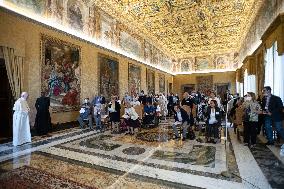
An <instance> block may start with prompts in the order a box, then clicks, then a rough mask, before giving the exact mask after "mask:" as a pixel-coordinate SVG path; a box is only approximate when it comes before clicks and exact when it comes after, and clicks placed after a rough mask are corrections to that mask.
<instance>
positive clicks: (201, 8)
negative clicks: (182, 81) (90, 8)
mask: <svg viewBox="0 0 284 189" xmlns="http://www.w3.org/2000/svg"><path fill="white" fill-rule="evenodd" d="M91 1H92V0H91ZM93 2H94V3H95V4H96V6H98V7H100V8H101V9H102V10H104V11H105V12H107V13H108V14H110V15H111V16H113V17H114V18H116V19H117V20H118V21H120V22H122V23H124V24H126V25H127V26H128V27H130V28H132V29H133V30H135V31H138V32H139V34H140V35H144V37H146V38H149V39H150V40H151V41H154V42H155V43H157V44H158V45H159V46H160V47H161V49H163V50H164V51H165V52H167V53H168V54H170V55H172V56H174V57H177V58H185V57H192V56H201V55H202V56H204V55H207V54H216V53H228V52H237V51H238V50H239V48H240V46H241V44H242V41H243V38H244V37H245V35H246V32H247V29H248V28H249V26H250V23H251V21H252V20H253V19H254V17H255V13H256V12H257V10H258V8H259V7H260V5H261V3H262V2H263V0H159V1H157V0H104V1H101V0H96V1H93Z"/></svg>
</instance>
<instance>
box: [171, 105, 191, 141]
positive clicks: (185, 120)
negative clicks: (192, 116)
mask: <svg viewBox="0 0 284 189" xmlns="http://www.w3.org/2000/svg"><path fill="white" fill-rule="evenodd" d="M174 111H175V114H174V117H175V123H174V124H173V125H172V128H173V130H174V133H175V136H176V138H180V137H179V134H178V130H177V125H181V127H182V128H183V132H182V140H183V141H185V138H186V132H187V129H188V127H189V116H188V114H187V112H186V111H185V110H184V109H182V108H181V107H180V106H179V105H176V106H175V107H174Z"/></svg>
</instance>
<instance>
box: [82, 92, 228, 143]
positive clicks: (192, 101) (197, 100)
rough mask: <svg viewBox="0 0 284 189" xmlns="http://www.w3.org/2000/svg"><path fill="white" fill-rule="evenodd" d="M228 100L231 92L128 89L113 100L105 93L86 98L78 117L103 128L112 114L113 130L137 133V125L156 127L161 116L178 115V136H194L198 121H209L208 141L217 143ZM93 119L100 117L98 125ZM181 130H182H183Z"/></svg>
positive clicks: (98, 127)
mask: <svg viewBox="0 0 284 189" xmlns="http://www.w3.org/2000/svg"><path fill="white" fill-rule="evenodd" d="M228 100H229V95H228V94H227V93H226V95H225V96H224V98H223V99H222V98H221V97H220V96H216V93H214V92H211V93H210V94H208V95H205V94H203V93H201V92H195V91H193V92H191V93H190V94H189V93H188V92H185V93H184V94H183V98H182V100H180V98H179V96H178V95H177V94H175V95H174V94H172V93H171V94H168V95H167V96H166V95H164V94H163V93H160V94H156V95H154V94H151V93H150V94H148V95H146V94H144V91H141V92H140V93H139V94H134V95H129V93H128V92H126V93H125V95H124V96H123V97H122V98H121V99H120V98H119V97H118V96H112V97H111V101H110V102H109V103H107V102H106V100H105V98H104V97H101V96H98V95H96V96H95V97H94V98H93V100H92V101H89V98H85V100H84V103H83V104H82V106H81V110H80V116H79V117H78V121H79V123H80V127H81V128H83V127H84V126H85V125H87V124H88V125H89V128H90V129H96V130H99V131H101V132H103V131H104V130H105V128H104V127H103V124H102V122H101V120H102V119H104V120H105V118H109V121H110V122H111V130H112V131H113V133H122V132H125V133H126V134H130V135H133V134H134V133H135V128H141V127H144V128H154V127H157V126H158V125H159V123H160V120H161V119H167V117H172V116H174V119H175V122H174V123H173V125H172V129H173V132H174V138H175V139H179V138H181V137H182V140H186V138H194V131H193V130H194V128H193V127H194V126H195V123H196V122H197V121H198V122H200V121H204V122H206V123H207V127H206V138H207V142H212V143H217V142H219V141H220V127H221V118H222V116H223V115H224V105H223V104H224V103H225V102H224V101H226V103H227V102H228ZM221 102H222V103H221ZM226 103H225V105H226ZM122 109H123V110H122ZM139 110H140V111H139ZM121 111H124V112H121ZM137 111H139V112H137ZM92 112H93V113H92ZM141 112H143V113H141ZM93 119H94V120H95V121H96V128H94V127H93V121H92V120H93ZM179 130H182V133H181V134H179Z"/></svg>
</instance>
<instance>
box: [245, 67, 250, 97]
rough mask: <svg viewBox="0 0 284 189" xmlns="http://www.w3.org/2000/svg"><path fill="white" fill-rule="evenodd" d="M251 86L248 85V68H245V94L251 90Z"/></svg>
mask: <svg viewBox="0 0 284 189" xmlns="http://www.w3.org/2000/svg"><path fill="white" fill-rule="evenodd" d="M248 87H249V86H248V70H247V69H246V70H245V73H244V91H243V92H244V93H243V94H247V92H250V91H248V89H249V88H248Z"/></svg>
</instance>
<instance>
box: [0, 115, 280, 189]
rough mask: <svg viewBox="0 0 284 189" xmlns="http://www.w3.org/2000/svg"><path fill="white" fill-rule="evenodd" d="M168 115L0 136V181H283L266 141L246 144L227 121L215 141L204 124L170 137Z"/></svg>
mask: <svg viewBox="0 0 284 189" xmlns="http://www.w3.org/2000/svg"><path fill="white" fill-rule="evenodd" d="M172 122H173V120H167V121H162V123H161V124H160V126H159V127H158V128H154V129H142V130H141V131H140V132H139V133H137V134H136V135H134V136H133V135H125V134H112V133H111V132H110V131H106V132H104V133H97V132H96V131H89V130H83V131H82V130H80V129H70V130H68V131H65V132H58V133H53V134H52V136H50V137H43V138H40V137H37V138H33V142H32V143H31V144H26V145H22V146H20V147H17V148H15V147H13V146H12V145H11V143H6V144H2V145H0V188H68V189H69V188H131V189H132V188H142V189H143V188H194V189H196V188H218V189H220V188H230V189H234V188H236V189H239V188H261V189H262V188H263V189H266V188H283V183H284V181H283V174H282V173H284V171H283V163H282V162H281V161H277V157H274V156H273V153H272V152H271V151H270V150H269V149H268V148H265V146H264V147H263V145H261V144H260V147H258V148H256V149H254V150H252V151H250V149H249V148H248V147H245V146H244V145H243V144H241V143H240V142H239V141H238V140H237V138H236V136H235V134H234V133H233V132H232V130H231V129H229V137H228V141H227V142H224V140H222V142H221V143H219V144H208V143H203V142H202V141H204V137H203V135H202V133H201V132H200V133H196V135H197V138H198V140H187V141H181V140H172V136H173V133H172V130H171V127H170V125H171V123H172ZM198 141H199V142H198ZM266 154H269V156H270V157H271V158H270V159H268V160H271V161H273V163H275V162H277V163H278V164H276V167H275V164H273V165H274V167H273V170H271V169H268V167H267V165H268V166H272V164H269V163H267V161H265V162H264V161H262V159H263V157H265V155H266ZM273 158H276V159H273ZM274 170H275V171H276V172H277V174H276V173H274ZM227 173H230V174H227ZM271 175H273V176H271Z"/></svg>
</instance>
